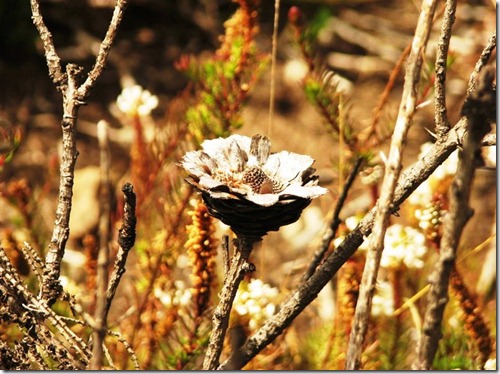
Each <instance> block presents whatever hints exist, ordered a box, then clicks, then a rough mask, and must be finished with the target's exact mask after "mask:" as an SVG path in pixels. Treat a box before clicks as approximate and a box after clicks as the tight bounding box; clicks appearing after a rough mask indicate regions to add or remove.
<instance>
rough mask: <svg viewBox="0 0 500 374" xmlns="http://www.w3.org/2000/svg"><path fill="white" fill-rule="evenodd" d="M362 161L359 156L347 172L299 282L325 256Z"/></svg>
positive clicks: (307, 275)
mask: <svg viewBox="0 0 500 374" xmlns="http://www.w3.org/2000/svg"><path fill="white" fill-rule="evenodd" d="M362 162H363V158H362V157H359V158H358V159H357V160H356V162H355V163H354V166H353V168H352V170H351V172H350V173H349V176H348V178H347V180H346V182H345V184H344V186H343V188H342V192H341V194H340V196H339V198H338V200H337V204H336V205H335V209H334V211H333V216H332V219H331V220H330V225H329V226H328V229H327V230H326V232H325V234H324V235H323V237H322V238H321V245H320V246H319V248H318V249H317V250H316V252H314V255H313V259H312V261H311V262H310V263H309V265H308V267H307V270H306V272H305V273H304V276H303V277H302V279H301V283H303V282H305V281H306V280H308V279H309V278H310V277H311V275H313V274H314V271H315V270H316V268H317V267H318V264H319V263H320V262H321V260H322V259H323V257H325V253H326V252H327V251H328V248H329V247H330V243H331V242H332V240H333V238H334V237H335V234H336V233H337V229H338V227H339V225H340V218H339V216H340V211H341V210H342V207H343V206H344V203H345V201H346V199H347V194H348V193H349V190H350V189H351V186H352V184H353V183H354V179H355V178H356V176H357V175H358V172H359V169H360V168H361V164H362Z"/></svg>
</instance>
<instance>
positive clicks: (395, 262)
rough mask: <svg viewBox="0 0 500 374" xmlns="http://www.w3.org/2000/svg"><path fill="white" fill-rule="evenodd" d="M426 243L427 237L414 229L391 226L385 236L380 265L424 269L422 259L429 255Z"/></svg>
mask: <svg viewBox="0 0 500 374" xmlns="http://www.w3.org/2000/svg"><path fill="white" fill-rule="evenodd" d="M425 242H426V239H425V235H424V234H422V233H421V232H420V231H418V230H416V229H414V228H412V227H408V226H402V225H399V224H395V225H392V226H390V227H389V228H388V229H387V232H386V235H385V239H384V251H383V252H382V259H381V261H380V265H381V266H382V267H385V268H391V267H399V266H401V265H403V264H404V265H406V266H407V267H408V268H417V269H420V268H422V267H423V266H424V262H423V260H422V258H423V256H424V255H425V254H426V253H427V247H426V245H425Z"/></svg>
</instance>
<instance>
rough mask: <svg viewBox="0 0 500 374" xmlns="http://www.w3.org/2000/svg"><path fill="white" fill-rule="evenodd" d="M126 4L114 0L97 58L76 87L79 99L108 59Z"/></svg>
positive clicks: (87, 92)
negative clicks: (80, 83)
mask: <svg viewBox="0 0 500 374" xmlns="http://www.w3.org/2000/svg"><path fill="white" fill-rule="evenodd" d="M126 5H127V0H116V5H115V9H114V11H113V16H112V18H111V21H110V23H109V27H108V31H107V32H106V36H105V37H104V39H103V41H102V43H101V45H100V48H99V52H98V53H97V58H96V61H95V64H94V66H93V67H92V70H91V71H90V72H89V75H88V76H87V79H86V80H85V82H84V83H83V84H82V85H81V86H80V87H79V88H78V97H79V99H80V100H84V99H85V98H86V97H87V95H88V94H89V92H90V89H91V88H92V87H93V85H94V84H95V82H96V80H97V79H98V78H99V76H100V75H101V73H102V71H103V69H104V67H105V66H106V61H107V59H108V55H109V51H110V49H111V46H112V45H113V41H114V39H115V37H116V33H117V31H118V27H119V26H120V23H121V21H122V18H123V12H124V10H125V6H126Z"/></svg>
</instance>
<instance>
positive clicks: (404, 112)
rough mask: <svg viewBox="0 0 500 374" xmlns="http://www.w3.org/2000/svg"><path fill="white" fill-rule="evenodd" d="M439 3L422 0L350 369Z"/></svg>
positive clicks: (357, 357) (357, 354) (356, 358)
mask: <svg viewBox="0 0 500 374" xmlns="http://www.w3.org/2000/svg"><path fill="white" fill-rule="evenodd" d="M436 4H437V1H436V0H426V1H424V2H423V3H422V9H421V12H420V17H419V20H418V24H417V27H416V29H415V36H414V38H413V43H412V49H411V51H410V55H409V57H408V67H407V70H406V74H405V84H404V87H403V94H402V98H401V105H400V108H399V113H398V117H397V119H396V125H395V128H394V133H393V135H392V141H391V148H390V151H389V156H388V159H387V163H386V168H385V177H384V181H383V183H382V187H381V193H380V198H379V200H378V202H377V206H376V208H377V210H376V215H375V224H374V227H373V233H372V235H371V236H370V239H369V242H368V250H367V256H366V265H365V269H364V272H363V278H362V280H361V286H360V292H359V298H358V303H357V304H356V312H355V315H354V322H353V326H352V329H351V335H350V337H349V345H348V350H347V357H346V369H348V370H355V369H359V367H360V364H361V352H362V345H363V342H364V339H365V336H366V331H367V328H368V318H369V315H370V310H371V304H372V298H373V293H374V291H375V283H376V281H377V275H378V270H379V266H380V259H381V257H382V250H383V248H384V237H385V232H386V230H387V226H388V224H389V216H390V214H391V213H392V211H393V209H394V207H393V200H394V191H395V188H396V184H397V181H398V179H399V174H400V172H401V168H402V151H403V149H404V144H405V142H406V136H407V134H408V130H409V128H410V125H411V122H412V118H413V114H414V113H415V105H416V101H417V89H418V83H419V82H420V73H421V68H422V63H423V56H424V52H425V47H426V45H427V41H428V39H429V35H430V32H431V26H432V19H433V17H434V12H435V10H436Z"/></svg>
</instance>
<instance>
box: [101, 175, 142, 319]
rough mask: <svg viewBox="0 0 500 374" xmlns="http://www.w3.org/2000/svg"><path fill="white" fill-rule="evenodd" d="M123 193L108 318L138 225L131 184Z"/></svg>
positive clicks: (110, 287)
mask: <svg viewBox="0 0 500 374" xmlns="http://www.w3.org/2000/svg"><path fill="white" fill-rule="evenodd" d="M122 192H123V195H124V199H125V201H124V205H123V224H122V227H121V228H120V230H119V231H118V245H119V248H118V253H117V255H116V259H115V263H114V266H113V273H112V274H111V278H110V281H109V286H108V291H107V293H106V314H105V316H107V314H108V312H109V309H110V308H111V302H112V301H113V298H114V297H115V294H116V290H117V289H118V285H119V284H120V280H121V277H122V275H123V274H124V273H125V264H126V262H127V256H128V253H129V252H130V250H131V249H132V247H133V246H134V243H135V226H136V223H137V219H136V216H135V202H136V198H135V193H134V188H133V187H132V185H131V184H130V183H126V184H125V185H124V186H123V187H122Z"/></svg>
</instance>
